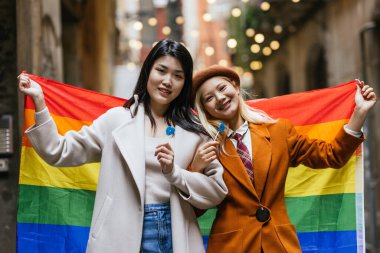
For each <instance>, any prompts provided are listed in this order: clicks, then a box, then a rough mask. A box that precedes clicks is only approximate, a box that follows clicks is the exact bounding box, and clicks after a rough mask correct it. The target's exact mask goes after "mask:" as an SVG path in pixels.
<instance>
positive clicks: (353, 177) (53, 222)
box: [17, 75, 365, 253]
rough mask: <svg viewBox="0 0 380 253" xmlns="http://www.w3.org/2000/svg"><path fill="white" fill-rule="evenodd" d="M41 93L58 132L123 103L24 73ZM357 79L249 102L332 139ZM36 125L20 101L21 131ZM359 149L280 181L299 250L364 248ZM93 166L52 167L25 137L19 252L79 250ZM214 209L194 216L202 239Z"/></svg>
mask: <svg viewBox="0 0 380 253" xmlns="http://www.w3.org/2000/svg"><path fill="white" fill-rule="evenodd" d="M29 76H30V78H32V79H33V80H34V81H36V82H38V83H39V84H40V85H41V87H42V89H43V91H44V94H45V99H46V103H47V106H48V107H49V110H50V113H51V115H52V117H53V119H54V121H55V122H56V124H57V126H58V131H59V132H60V133H61V134H64V133H65V132H67V131H69V130H79V129H80V128H81V127H82V126H83V125H90V124H91V122H92V121H93V120H94V119H96V118H97V117H98V116H99V115H101V114H102V113H104V112H105V111H107V110H108V109H109V108H112V107H115V106H120V105H122V104H123V103H124V102H125V100H124V99H120V98H116V97H112V96H108V95H103V94H99V93H96V92H92V91H88V90H84V89H80V88H77V87H73V86H69V85H65V84H61V83H58V82H55V81H52V80H48V79H45V78H41V77H38V76H33V75H29ZM355 84H356V82H355V81H352V82H349V83H346V84H342V85H339V86H335V87H332V88H327V89H321V90H315V91H309V92H302V93H297V94H291V95H286V96H281V97H275V98H271V99H264V100H257V101H248V102H247V103H248V104H249V105H251V106H254V107H256V108H260V109H263V110H265V111H266V112H268V113H269V114H270V115H271V116H273V117H275V118H280V117H282V118H288V119H290V120H292V122H293V123H294V124H295V125H296V127H297V129H298V131H300V132H302V133H304V134H307V135H309V136H311V137H317V138H320V139H324V140H331V139H332V138H334V136H335V134H336V133H337V132H338V130H339V129H340V128H341V127H342V125H343V124H345V123H346V122H347V121H348V119H349V117H350V115H351V113H352V111H353V108H354V95H355V89H356V85H355ZM33 123H34V107H33V103H32V101H31V100H30V98H26V102H25V115H24V130H25V129H26V128H28V127H30V126H31V125H33ZM361 158H362V153H361V148H359V149H358V150H357V152H356V153H355V154H354V155H353V156H352V158H351V159H350V161H349V162H348V163H347V164H346V166H345V167H344V168H342V169H340V170H335V169H324V170H313V169H310V168H307V167H305V166H299V167H297V168H290V169H289V173H288V178H287V182H286V204H287V208H288V214H289V216H290V218H291V220H292V222H293V223H294V224H295V226H296V229H297V233H298V237H299V239H300V242H301V247H302V250H303V252H364V245H365V242H364V214H363V206H364V204H363V163H362V159H361ZM99 168H100V166H99V164H97V163H93V164H86V165H83V166H79V167H71V168H55V167H51V166H49V165H48V164H46V163H45V162H44V161H43V160H42V159H41V158H40V157H39V156H38V155H37V153H36V152H35V150H34V149H33V147H32V146H31V144H30V142H29V141H28V139H27V138H26V136H25V135H23V138H22V153H21V164H20V179H19V206H18V215H17V250H18V252H22V253H24V252H25V253H26V252H27V253H34V252H39V253H41V252H54V253H56V252H85V249H86V245H87V239H88V234H89V227H90V223H91V216H92V210H93V204H94V199H95V191H96V185H97V177H98V174H99ZM215 213H216V209H210V210H209V211H207V212H206V213H205V214H204V215H203V216H202V217H201V218H200V219H199V223H200V228H201V231H202V235H203V237H204V241H205V245H206V244H207V239H208V234H209V232H210V228H211V226H212V221H213V219H214V217H215Z"/></svg>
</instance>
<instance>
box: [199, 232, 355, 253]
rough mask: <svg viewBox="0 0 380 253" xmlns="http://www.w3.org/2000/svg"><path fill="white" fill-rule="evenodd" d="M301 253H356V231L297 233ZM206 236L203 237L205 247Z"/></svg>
mask: <svg viewBox="0 0 380 253" xmlns="http://www.w3.org/2000/svg"><path fill="white" fill-rule="evenodd" d="M297 235H298V239H299V240H300V244H301V248H302V252H303V253H331V252H334V253H356V252H357V245H356V231H335V232H302V233H297ZM207 242H208V236H203V244H204V246H205V248H206V247H207Z"/></svg>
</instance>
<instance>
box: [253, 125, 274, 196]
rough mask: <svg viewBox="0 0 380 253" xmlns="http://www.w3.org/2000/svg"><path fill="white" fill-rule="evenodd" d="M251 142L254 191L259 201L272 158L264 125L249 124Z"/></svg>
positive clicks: (270, 145) (267, 133)
mask: <svg viewBox="0 0 380 253" xmlns="http://www.w3.org/2000/svg"><path fill="white" fill-rule="evenodd" d="M249 130H250V132H251V141H252V157H253V176H254V180H255V190H256V192H257V195H258V197H259V199H261V196H262V193H263V191H264V187H265V183H266V180H267V176H268V172H269V166H270V162H271V157H272V144H271V142H270V134H269V131H268V129H267V127H266V125H265V124H261V125H257V124H253V123H249Z"/></svg>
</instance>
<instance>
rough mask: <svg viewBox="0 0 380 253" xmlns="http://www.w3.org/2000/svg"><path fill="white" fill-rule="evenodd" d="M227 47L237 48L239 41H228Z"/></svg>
mask: <svg viewBox="0 0 380 253" xmlns="http://www.w3.org/2000/svg"><path fill="white" fill-rule="evenodd" d="M227 46H228V47H229V48H235V47H236V46H237V41H236V40H235V39H229V40H227Z"/></svg>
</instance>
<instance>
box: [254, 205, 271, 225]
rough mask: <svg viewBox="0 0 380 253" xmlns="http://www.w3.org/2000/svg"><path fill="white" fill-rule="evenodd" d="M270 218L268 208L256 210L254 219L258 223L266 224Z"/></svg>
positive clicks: (261, 207)
mask: <svg viewBox="0 0 380 253" xmlns="http://www.w3.org/2000/svg"><path fill="white" fill-rule="evenodd" d="M269 218H270V212H269V210H268V208H266V207H263V206H260V207H259V208H258V209H257V210H256V219H257V220H258V221H260V222H267V221H268V220H269Z"/></svg>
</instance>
